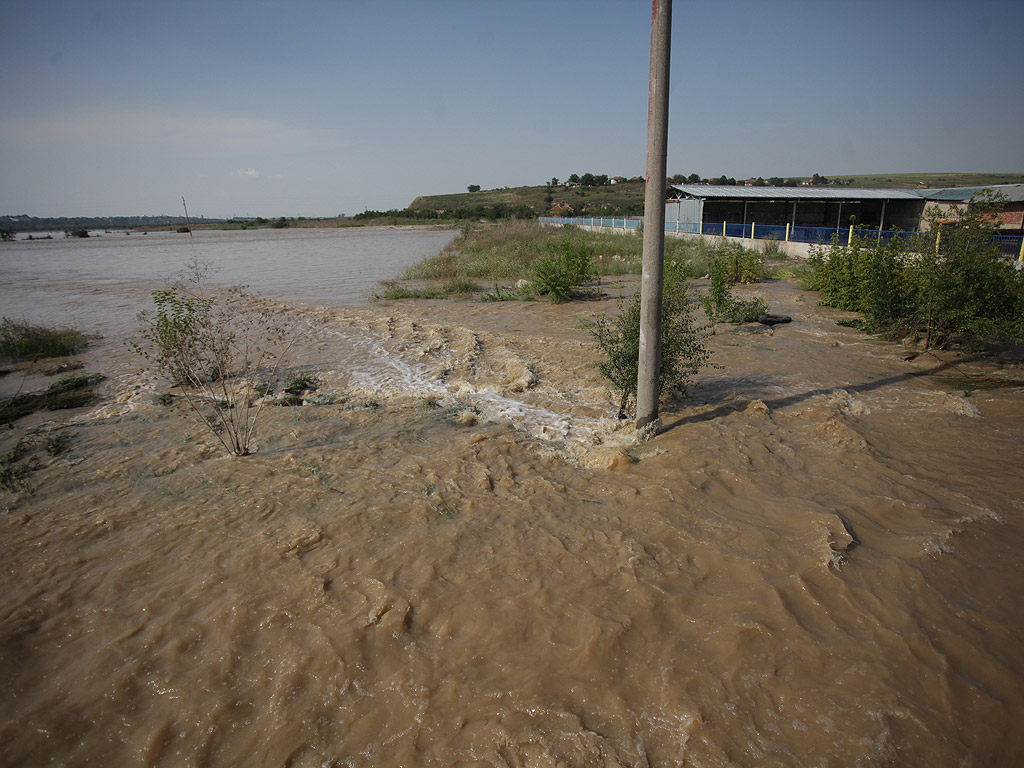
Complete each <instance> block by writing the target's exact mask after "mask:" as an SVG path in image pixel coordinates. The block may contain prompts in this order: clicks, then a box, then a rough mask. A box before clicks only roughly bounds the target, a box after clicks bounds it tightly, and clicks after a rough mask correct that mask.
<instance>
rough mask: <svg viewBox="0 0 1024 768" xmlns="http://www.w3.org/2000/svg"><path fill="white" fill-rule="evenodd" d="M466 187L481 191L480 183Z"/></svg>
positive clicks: (469, 189) (471, 190)
mask: <svg viewBox="0 0 1024 768" xmlns="http://www.w3.org/2000/svg"><path fill="white" fill-rule="evenodd" d="M466 189H467V190H468V191H469V192H479V191H480V185H479V184H470V185H469V186H468V187H466Z"/></svg>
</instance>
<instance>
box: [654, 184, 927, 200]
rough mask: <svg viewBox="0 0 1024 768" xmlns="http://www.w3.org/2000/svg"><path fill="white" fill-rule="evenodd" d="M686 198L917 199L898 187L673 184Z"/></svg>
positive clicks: (673, 187)
mask: <svg viewBox="0 0 1024 768" xmlns="http://www.w3.org/2000/svg"><path fill="white" fill-rule="evenodd" d="M670 189H676V190H679V191H680V192H682V193H683V194H684V195H685V196H687V197H699V198H702V199H705V200H711V199H728V200H920V199H921V197H920V196H919V195H917V194H915V193H913V192H906V191H904V190H901V189H860V188H857V187H746V186H743V187H741V186H719V185H717V184H673V185H671V187H670Z"/></svg>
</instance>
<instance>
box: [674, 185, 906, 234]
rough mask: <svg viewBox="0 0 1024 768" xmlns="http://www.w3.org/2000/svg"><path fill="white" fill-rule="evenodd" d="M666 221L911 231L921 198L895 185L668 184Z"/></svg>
mask: <svg viewBox="0 0 1024 768" xmlns="http://www.w3.org/2000/svg"><path fill="white" fill-rule="evenodd" d="M667 191H668V198H669V202H668V203H666V207H665V217H666V220H667V221H680V222H692V223H697V222H702V223H705V224H722V223H728V224H750V223H756V224H773V225H785V224H790V225H791V226H794V227H847V226H849V225H850V224H851V223H853V224H856V225H857V226H858V227H870V228H879V229H903V230H915V229H917V228H918V227H919V226H920V221H921V214H922V212H923V210H924V206H925V203H926V201H925V200H924V199H923V198H922V197H921V196H920V195H918V194H916V193H914V192H909V191H905V190H898V189H860V188H854V187H754V186H750V187H747V186H742V187H741V186H718V185H714V184H680V185H671V186H669V188H668V190H667Z"/></svg>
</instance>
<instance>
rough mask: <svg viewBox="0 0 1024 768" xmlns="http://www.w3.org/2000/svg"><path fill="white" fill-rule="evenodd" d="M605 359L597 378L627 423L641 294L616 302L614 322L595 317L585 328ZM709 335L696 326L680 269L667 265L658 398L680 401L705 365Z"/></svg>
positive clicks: (633, 389) (633, 388) (634, 374)
mask: <svg viewBox="0 0 1024 768" xmlns="http://www.w3.org/2000/svg"><path fill="white" fill-rule="evenodd" d="M586 327H587V328H588V330H589V331H590V332H591V334H593V336H594V338H595V339H596V341H597V345H598V347H600V348H601V351H602V352H604V354H605V356H606V359H604V360H602V361H601V362H600V363H598V366H597V368H598V370H599V371H600V372H601V375H602V376H604V377H605V378H606V379H608V381H609V382H611V385H612V387H613V389H614V391H615V392H616V393H617V394H618V396H619V412H618V418H620V419H624V418H626V410H627V408H628V407H629V402H630V400H631V399H633V400H635V398H636V385H637V375H638V365H639V357H640V292H639V291H637V292H636V294H634V296H633V298H631V299H630V300H629V301H628V302H627V301H625V300H623V301H620V302H619V315H618V316H617V317H616V318H614V319H609V318H607V317H601V318H597V319H596V320H593V321H590V322H588V323H587V324H586ZM707 337H708V330H707V329H706V328H701V327H699V326H697V324H696V321H695V319H694V315H693V307H692V304H691V302H690V299H689V295H688V290H687V284H686V279H685V276H684V275H683V273H682V269H681V268H679V267H677V266H676V265H674V264H668V265H666V269H665V285H664V290H663V295H662V304H661V366H660V368H659V373H660V394H662V395H664V394H666V393H674V394H675V395H677V396H678V397H685V396H686V394H687V390H688V388H689V386H690V383H691V382H692V381H693V377H694V376H695V375H696V373H697V371H698V370H700V369H701V368H702V367H704V366H706V365H707V364H708V361H709V359H710V352H709V351H708V349H707V346H706V341H707Z"/></svg>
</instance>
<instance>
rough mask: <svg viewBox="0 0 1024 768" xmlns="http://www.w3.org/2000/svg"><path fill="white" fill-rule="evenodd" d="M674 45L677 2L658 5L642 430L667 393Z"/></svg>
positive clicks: (640, 382) (650, 112) (639, 400)
mask: <svg viewBox="0 0 1024 768" xmlns="http://www.w3.org/2000/svg"><path fill="white" fill-rule="evenodd" d="M671 43H672V0H653V5H652V10H651V86H650V95H649V97H648V104H647V187H646V194H645V196H644V253H643V278H642V280H641V282H640V359H639V361H638V362H639V365H638V372H637V382H636V427H637V429H642V428H643V427H646V426H647V425H648V424H651V423H652V422H654V421H656V420H657V418H658V397H659V395H660V393H661V375H660V373H661V298H662V283H663V280H664V271H665V174H666V156H667V150H668V72H669V58H670V56H669V54H670V50H671Z"/></svg>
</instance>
